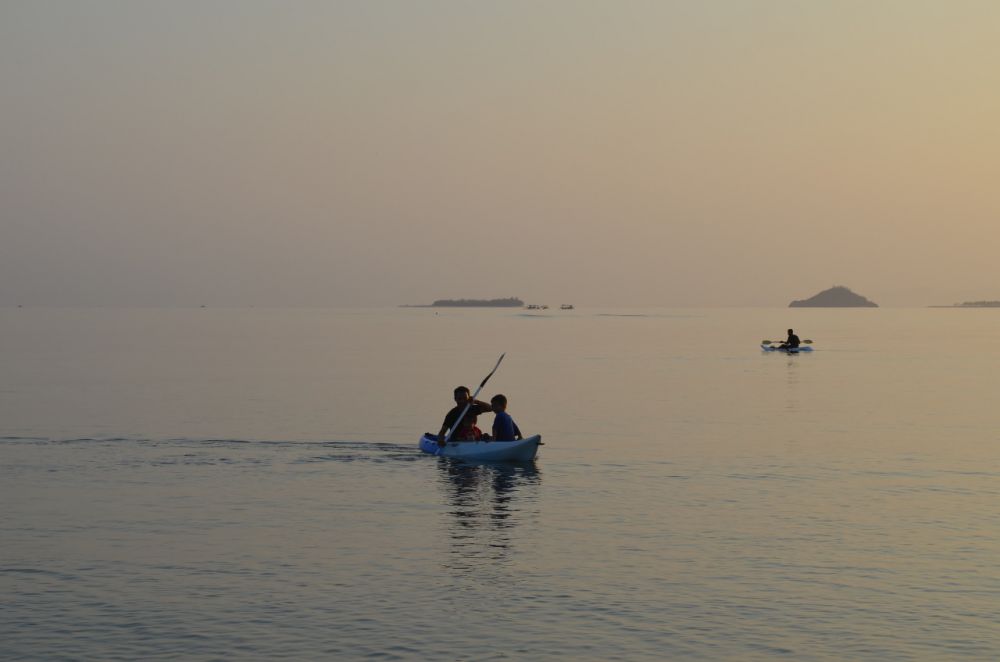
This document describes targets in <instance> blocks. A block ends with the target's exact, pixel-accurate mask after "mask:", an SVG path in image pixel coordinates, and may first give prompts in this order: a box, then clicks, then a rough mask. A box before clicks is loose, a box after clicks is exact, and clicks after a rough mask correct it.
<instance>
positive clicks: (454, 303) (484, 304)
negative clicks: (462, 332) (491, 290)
mask: <svg viewBox="0 0 1000 662" xmlns="http://www.w3.org/2000/svg"><path fill="white" fill-rule="evenodd" d="M401 307H402V308H523V307H524V302H523V301H521V300H520V299H518V298H517V297H508V298H506V299H438V300H437V301H435V302H434V303H431V304H412V305H411V304H403V305H402V306H401Z"/></svg>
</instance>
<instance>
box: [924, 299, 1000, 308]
mask: <svg viewBox="0 0 1000 662" xmlns="http://www.w3.org/2000/svg"><path fill="white" fill-rule="evenodd" d="M936 307H937V308H1000V301H963V302H962V303H956V304H954V305H952V306H936Z"/></svg>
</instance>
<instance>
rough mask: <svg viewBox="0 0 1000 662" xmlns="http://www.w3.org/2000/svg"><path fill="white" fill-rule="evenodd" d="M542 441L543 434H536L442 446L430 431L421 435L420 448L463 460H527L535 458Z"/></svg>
mask: <svg viewBox="0 0 1000 662" xmlns="http://www.w3.org/2000/svg"><path fill="white" fill-rule="evenodd" d="M541 443H542V435H540V434H536V435H535V436H533V437H527V438H525V439H520V440H518V441H450V442H448V445H447V446H445V447H444V448H441V447H440V446H438V443H437V435H436V434H431V433H429V432H428V433H426V434H424V435H423V436H422V437H420V450H422V451H423V452H425V453H430V454H431V455H440V456H441V457H454V458H458V459H462V460H480V461H483V462H527V461H529V460H534V459H535V455H537V454H538V446H539V445H540V444H541Z"/></svg>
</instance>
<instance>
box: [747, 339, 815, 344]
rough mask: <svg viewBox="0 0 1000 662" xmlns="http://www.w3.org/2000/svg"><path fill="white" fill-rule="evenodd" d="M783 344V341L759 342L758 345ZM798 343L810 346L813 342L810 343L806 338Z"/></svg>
mask: <svg viewBox="0 0 1000 662" xmlns="http://www.w3.org/2000/svg"><path fill="white" fill-rule="evenodd" d="M783 342H785V341H784V340H761V341H760V344H761V345H780V344H781V343H783ZM799 342H801V343H802V344H803V345H811V344H812V342H813V341H811V340H809V339H808V338H806V339H805V340H800V341H799Z"/></svg>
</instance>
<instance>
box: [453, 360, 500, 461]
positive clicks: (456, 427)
mask: <svg viewBox="0 0 1000 662" xmlns="http://www.w3.org/2000/svg"><path fill="white" fill-rule="evenodd" d="M505 356H507V352H504V353H503V354H501V355H500V358H499V359H497V364H496V365H495V366H493V369H492V370H490V374H488V375H486V376H485V377H483V381H481V382H479V388H477V389H476V392H475V393H473V394H472V397H471V398H469V401H468V402H466V403H465V409H463V410H462V413H461V414H460V415H459V417H458V418H457V419H456V420H455V424H454V425H452V426H451V429H450V430H448V435H447V436H446V437H445V438H444V443H445V445H447V444H448V442H449V441H451V435H453V434H455V430H457V429H458V424H459V423H461V422H462V419H463V418H465V413H466V412H467V411H469V407H471V406H472V403H473V401H474V400H475V399H476V396H477V395H479V392H480V391H482V390H483V387H484V386H486V382H488V381H490V377H492V376H493V373H494V372H496V371H497V368H499V367H500V362H501V361H503V357H505Z"/></svg>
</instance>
